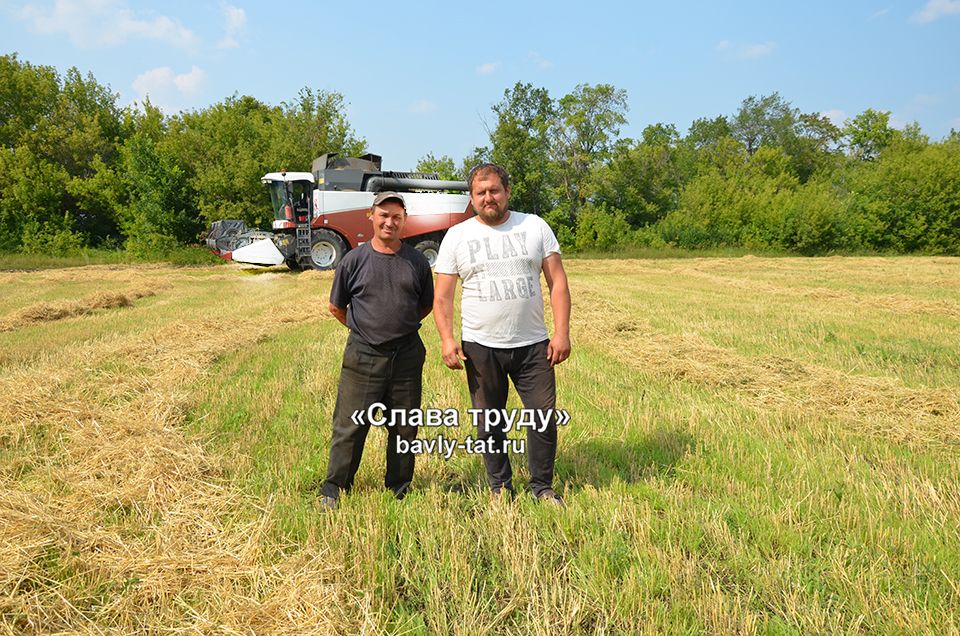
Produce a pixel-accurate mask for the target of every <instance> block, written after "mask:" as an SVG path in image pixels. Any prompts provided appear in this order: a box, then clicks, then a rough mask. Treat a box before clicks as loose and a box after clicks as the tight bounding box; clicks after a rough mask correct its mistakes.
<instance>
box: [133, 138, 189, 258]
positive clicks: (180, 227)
mask: <svg viewBox="0 0 960 636" xmlns="http://www.w3.org/2000/svg"><path fill="white" fill-rule="evenodd" d="M122 168H123V177H124V179H125V181H126V184H125V185H126V192H127V197H128V199H127V202H126V204H125V205H124V206H123V207H122V209H121V214H120V216H121V223H122V227H123V233H124V235H125V236H126V242H125V245H126V247H127V249H128V250H130V251H132V252H134V253H135V254H139V255H148V254H157V253H161V254H162V253H163V252H166V251H168V250H169V249H171V248H173V247H174V246H176V245H177V244H182V243H190V242H193V241H195V240H196V238H197V234H198V232H199V231H200V229H201V225H200V222H199V221H200V220H199V219H198V218H197V215H196V213H195V211H194V210H193V193H192V192H191V190H190V187H189V185H188V183H187V176H186V174H185V173H184V171H183V170H182V169H181V168H180V167H179V166H178V165H177V164H176V162H175V161H174V159H173V158H172V157H170V156H164V155H163V154H162V152H161V151H160V150H159V149H158V147H157V144H156V142H154V141H153V140H152V139H151V138H150V136H149V135H148V134H141V133H137V134H135V135H134V136H133V137H131V138H130V139H129V140H128V141H127V143H126V144H125V145H124V147H123V162H122Z"/></svg>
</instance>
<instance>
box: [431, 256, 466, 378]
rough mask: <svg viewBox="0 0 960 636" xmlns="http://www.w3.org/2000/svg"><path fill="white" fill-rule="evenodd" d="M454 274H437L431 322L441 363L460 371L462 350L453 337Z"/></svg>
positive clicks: (463, 358) (455, 280)
mask: <svg viewBox="0 0 960 636" xmlns="http://www.w3.org/2000/svg"><path fill="white" fill-rule="evenodd" d="M458 278H459V276H457V275H456V274H437V285H436V288H435V289H434V291H433V320H434V322H436V323H437V332H438V333H439V334H440V353H441V355H442V356H443V363H444V364H445V365H447V367H448V368H450V369H462V368H463V364H462V363H461V360H466V359H467V356H465V355H463V349H461V348H460V345H459V344H458V343H457V341H456V340H455V339H454V337H453V296H454V294H455V293H456V291H457V279H458Z"/></svg>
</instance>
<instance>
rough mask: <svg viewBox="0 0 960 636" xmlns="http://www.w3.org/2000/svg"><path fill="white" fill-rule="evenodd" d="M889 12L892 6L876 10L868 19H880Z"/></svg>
mask: <svg viewBox="0 0 960 636" xmlns="http://www.w3.org/2000/svg"><path fill="white" fill-rule="evenodd" d="M888 13H890V7H887V8H885V9H880V10H879V11H875V12H874V13H873V14H872V15H871V16H870V17H869V18H867V20H878V19H880V18H882V17H883V16H885V15H887V14H888Z"/></svg>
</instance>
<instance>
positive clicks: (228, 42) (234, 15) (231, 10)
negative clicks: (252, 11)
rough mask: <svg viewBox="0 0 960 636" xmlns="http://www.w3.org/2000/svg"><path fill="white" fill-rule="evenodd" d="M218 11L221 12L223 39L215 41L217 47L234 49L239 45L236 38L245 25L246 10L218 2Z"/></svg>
mask: <svg viewBox="0 0 960 636" xmlns="http://www.w3.org/2000/svg"><path fill="white" fill-rule="evenodd" d="M220 11H221V12H222V13H223V21H224V27H223V29H224V32H225V33H224V36H223V39H221V40H220V41H219V42H217V48H219V49H235V48H237V47H238V46H240V42H238V41H237V38H238V37H239V36H240V34H241V33H243V30H244V29H245V28H246V26H247V12H246V11H244V10H243V9H241V8H239V7H235V6H233V5H232V4H227V3H226V2H221V3H220Z"/></svg>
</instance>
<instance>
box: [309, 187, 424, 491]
mask: <svg viewBox="0 0 960 636" xmlns="http://www.w3.org/2000/svg"><path fill="white" fill-rule="evenodd" d="M367 216H368V218H370V220H371V222H372V224H373V238H372V239H371V240H370V241H369V242H368V243H364V244H363V245H361V246H360V247H358V248H356V249H354V250H351V251H350V252H348V253H347V255H346V256H344V257H343V260H342V261H341V262H340V265H339V266H338V267H337V272H336V274H335V275H334V279H333V288H332V289H331V290H330V313H332V314H333V315H334V316H335V317H336V318H337V320H339V321H340V322H341V323H343V324H344V325H345V326H347V327H349V329H350V335H349V336H348V337H347V345H346V348H345V349H344V351H343V365H342V367H341V369H340V383H339V385H338V387H337V403H336V406H335V407H334V409H333V435H332V438H331V441H330V463H329V466H328V468H327V478H326V480H325V481H324V482H323V487H322V489H321V491H322V494H323V497H322V500H321V502H322V504H323V505H324V506H325V507H327V508H334V507H336V505H337V498H338V497H339V496H340V492H341V491H344V490H349V489H350V487H351V486H352V485H353V478H354V476H355V475H356V474H357V469H358V468H359V467H360V458H361V456H362V455H363V444H364V441H365V440H366V437H367V432H368V431H369V428H370V425H369V422H367V413H366V411H367V409H368V408H369V407H370V405H371V404H374V403H380V404H383V405H384V406H385V407H386V412H385V413H384V415H385V416H389V413H390V412H391V411H392V410H405V411H409V410H412V409H419V408H420V397H421V392H422V374H423V361H424V357H425V353H426V352H425V349H424V347H423V342H421V340H420V335H419V334H418V330H419V329H420V321H421V320H423V318H425V317H426V316H427V315H428V314H429V313H430V310H431V308H432V306H433V275H432V274H431V272H430V264H429V263H428V262H427V259H426V258H425V257H424V256H423V255H422V254H421V253H420V252H418V251H417V250H415V249H414V248H412V247H410V246H409V245H407V244H406V243H403V242H402V241H401V240H400V234H401V232H402V231H403V226H404V223H405V222H406V218H407V210H406V204H405V203H404V200H403V197H402V196H400V195H399V194H397V193H396V192H381V193H379V194H378V195H377V196H376V197H375V198H374V200H373V207H371V208H370V212H369V213H368V215H367ZM355 413H362V415H360V416H359V417H356V418H355V417H354V414H355ZM357 420H359V421H360V423H359V424H358V423H356V421H357ZM387 432H388V436H389V439H388V442H387V470H386V475H385V477H384V486H386V487H387V488H389V489H390V490H392V491H393V493H394V494H395V495H396V496H397V498H399V499H402V498H403V497H404V495H406V493H407V491H408V490H409V489H410V482H411V481H412V480H413V466H414V455H413V454H411V453H400V452H399V451H398V449H397V442H398V440H401V439H403V440H406V441H411V440H413V439H414V438H416V436H417V428H416V427H415V426H409V425H406V424H405V423H403V422H393V424H392V425H389V426H388V427H387Z"/></svg>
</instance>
